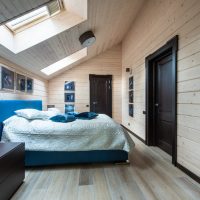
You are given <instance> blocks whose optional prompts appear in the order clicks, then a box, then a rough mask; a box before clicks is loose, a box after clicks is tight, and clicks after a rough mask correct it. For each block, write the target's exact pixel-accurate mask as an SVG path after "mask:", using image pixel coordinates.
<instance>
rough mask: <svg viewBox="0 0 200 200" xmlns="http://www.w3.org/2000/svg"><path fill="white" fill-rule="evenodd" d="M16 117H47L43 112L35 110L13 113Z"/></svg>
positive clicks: (22, 110)
mask: <svg viewBox="0 0 200 200" xmlns="http://www.w3.org/2000/svg"><path fill="white" fill-rule="evenodd" d="M15 113H16V115H17V116H19V117H24V118H26V119H46V118H47V115H46V114H45V112H43V111H40V110H36V109H21V110H16V111H15Z"/></svg>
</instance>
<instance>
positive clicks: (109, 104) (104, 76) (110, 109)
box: [89, 74, 112, 117]
mask: <svg viewBox="0 0 200 200" xmlns="http://www.w3.org/2000/svg"><path fill="white" fill-rule="evenodd" d="M95 77H98V78H107V79H110V81H111V82H110V85H111V88H110V93H111V95H110V98H109V101H108V106H109V112H110V117H112V75H98V74H89V82H90V80H91V79H92V78H95ZM90 91H91V84H90ZM91 106H92V96H91V92H90V111H91Z"/></svg>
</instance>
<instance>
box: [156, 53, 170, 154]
mask: <svg viewBox="0 0 200 200" xmlns="http://www.w3.org/2000/svg"><path fill="white" fill-rule="evenodd" d="M172 78H173V75H172V56H171V55H168V56H165V57H163V58H161V59H159V60H157V61H156V106H157V108H156V141H157V142H156V143H157V145H158V146H159V147H160V148H161V149H163V150H164V151H166V152H167V153H169V154H171V153H172V129H173V118H172V116H173V110H172V108H173V104H172V102H173V101H172V93H173V90H172V88H173V81H172Z"/></svg>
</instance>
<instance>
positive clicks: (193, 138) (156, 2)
mask: <svg viewBox="0 0 200 200" xmlns="http://www.w3.org/2000/svg"><path fill="white" fill-rule="evenodd" d="M176 34H178V35H179V51H178V102H177V103H178V116H177V117H178V162H179V163H180V164H182V165H183V166H185V167H186V168H188V169H189V170H190V171H192V172H193V173H195V174H197V175H198V176H200V168H199V166H200V126H199V125H200V1H199V0H176V1H174V0H150V1H147V2H146V4H145V6H144V7H143V8H142V10H141V11H140V12H139V15H138V17H137V19H136V20H135V21H134V23H133V25H132V28H131V29H130V31H129V33H128V34H127V36H126V38H125V39H124V41H123V44H122V66H123V75H122V85H123V86H122V87H123V89H122V91H123V97H124V98H123V100H122V116H123V117H122V123H123V125H124V126H126V127H128V128H129V129H131V130H132V131H133V132H134V133H136V134H137V135H138V136H140V137H142V138H143V139H145V116H144V115H143V114H142V111H143V110H145V57H146V56H148V55H149V54H151V53H153V52H154V51H155V50H157V49H158V48H159V47H161V46H162V45H164V44H165V43H166V42H167V41H168V40H169V39H171V38H172V37H173V36H175V35H176ZM125 67H131V68H132V69H133V75H134V77H135V89H136V91H135V98H134V100H135V117H134V118H130V117H129V116H128V107H127V105H128V89H127V85H128V82H127V79H128V76H129V74H127V73H126V72H125ZM128 123H130V124H131V125H130V126H128Z"/></svg>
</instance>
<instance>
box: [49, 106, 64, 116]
mask: <svg viewBox="0 0 200 200" xmlns="http://www.w3.org/2000/svg"><path fill="white" fill-rule="evenodd" d="M48 111H50V112H54V113H55V114H56V115H58V114H60V113H61V111H60V110H59V109H58V108H48Z"/></svg>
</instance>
